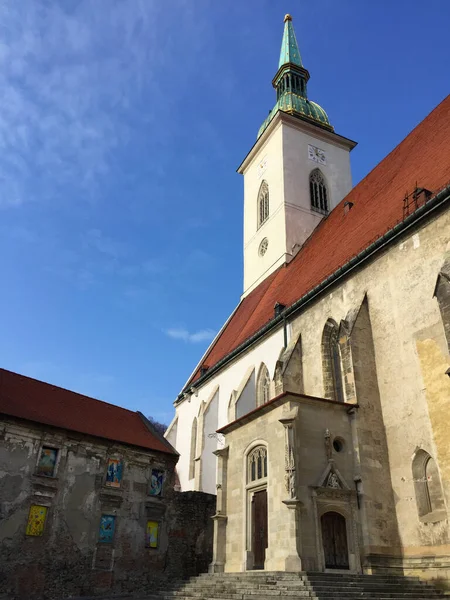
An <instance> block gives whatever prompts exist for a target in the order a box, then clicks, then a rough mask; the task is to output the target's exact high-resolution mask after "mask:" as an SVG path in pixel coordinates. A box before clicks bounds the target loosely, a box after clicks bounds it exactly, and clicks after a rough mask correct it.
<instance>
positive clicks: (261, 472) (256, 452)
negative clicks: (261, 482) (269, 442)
mask: <svg viewBox="0 0 450 600" xmlns="http://www.w3.org/2000/svg"><path fill="white" fill-rule="evenodd" d="M247 460H248V463H247V469H248V470H247V472H248V482H249V483H251V482H252V481H258V479H264V478H265V477H267V448H266V447H265V446H257V447H256V448H254V449H253V450H252V451H251V452H250V454H249V455H248V459H247Z"/></svg>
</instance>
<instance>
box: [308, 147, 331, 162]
mask: <svg viewBox="0 0 450 600" xmlns="http://www.w3.org/2000/svg"><path fill="white" fill-rule="evenodd" d="M308 158H309V159H310V160H313V161H314V162H316V163H319V165H326V164H327V159H326V156H325V152H324V151H323V150H321V149H320V148H316V146H311V145H310V144H308Z"/></svg>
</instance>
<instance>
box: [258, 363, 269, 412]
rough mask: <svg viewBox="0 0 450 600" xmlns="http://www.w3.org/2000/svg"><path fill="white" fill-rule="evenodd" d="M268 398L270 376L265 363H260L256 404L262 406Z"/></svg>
mask: <svg viewBox="0 0 450 600" xmlns="http://www.w3.org/2000/svg"><path fill="white" fill-rule="evenodd" d="M269 400H270V376H269V371H268V369H267V367H266V365H265V364H262V365H261V368H260V370H259V376H258V386H257V391H256V406H257V407H259V406H262V405H263V404H266V403H267V402H269Z"/></svg>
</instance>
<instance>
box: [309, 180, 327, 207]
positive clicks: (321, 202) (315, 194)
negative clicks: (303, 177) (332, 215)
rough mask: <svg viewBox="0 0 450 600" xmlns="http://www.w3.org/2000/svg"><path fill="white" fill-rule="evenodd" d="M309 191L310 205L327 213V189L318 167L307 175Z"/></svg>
mask: <svg viewBox="0 0 450 600" xmlns="http://www.w3.org/2000/svg"><path fill="white" fill-rule="evenodd" d="M309 193H310V196H311V207H312V208H313V209H314V210H316V211H318V212H321V213H323V214H328V212H329V210H330V208H329V205H328V190H327V186H326V183H325V178H324V176H323V175H322V172H321V171H320V169H314V170H313V171H311V173H310V175H309Z"/></svg>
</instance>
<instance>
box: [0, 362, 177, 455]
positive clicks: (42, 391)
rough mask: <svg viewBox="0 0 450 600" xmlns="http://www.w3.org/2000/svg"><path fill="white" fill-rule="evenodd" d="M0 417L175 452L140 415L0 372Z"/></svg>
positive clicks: (169, 452)
mask: <svg viewBox="0 0 450 600" xmlns="http://www.w3.org/2000/svg"><path fill="white" fill-rule="evenodd" d="M0 414H4V415H8V416H11V417H16V418H19V419H25V420H27V421H34V422H35V423H41V424H43V425H50V426H52V427H59V428H61V429H67V430H69V431H77V432H79V433H84V434H87V435H92V436H95V437H100V438H104V439H107V440H111V441H115V442H122V443H125V444H130V445H132V446H139V447H141V448H146V449H147V450H156V451H158V452H165V453H166V454H174V455H176V454H177V452H176V451H175V450H174V449H173V448H172V446H171V445H170V444H169V442H167V440H165V439H164V438H162V436H159V435H157V434H154V433H152V431H150V429H149V427H151V425H148V426H147V425H146V422H145V420H144V419H145V418H143V417H141V416H140V413H137V412H133V411H131V410H127V409H125V408H120V407H119V406H115V405H114V404H108V403H107V402H102V401H101V400H95V399H94V398H89V397H88V396H83V395H81V394H77V393H76V392H71V391H69V390H65V389H64V388H60V387H57V386H56V385H51V384H49V383H44V382H43V381H38V380H37V379H32V378H31V377H25V376H24V375H19V374H18V373H13V372H12V371H7V370H6V369H0Z"/></svg>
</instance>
